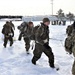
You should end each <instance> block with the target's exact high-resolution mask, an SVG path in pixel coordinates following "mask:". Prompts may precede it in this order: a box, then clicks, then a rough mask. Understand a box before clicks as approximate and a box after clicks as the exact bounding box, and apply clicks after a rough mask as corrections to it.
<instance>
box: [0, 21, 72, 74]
mask: <svg viewBox="0 0 75 75" xmlns="http://www.w3.org/2000/svg"><path fill="white" fill-rule="evenodd" d="M4 23H5V22H3V21H0V32H1V30H2V26H3V24H4ZM13 23H14V24H15V26H16V30H15V38H16V40H17V39H18V35H19V31H18V30H17V26H18V25H20V24H21V23H22V22H13ZM34 24H35V25H37V24H39V22H34ZM67 24H69V23H67ZM66 27H67V26H58V25H56V26H52V25H51V26H50V38H51V39H50V46H51V47H52V50H53V53H54V55H55V65H56V66H57V67H60V70H59V71H56V70H54V69H52V68H50V67H49V65H48V58H47V57H46V56H45V55H44V54H42V57H41V59H39V61H38V62H37V66H35V65H33V64H32V63H31V59H32V57H33V51H32V50H31V48H30V53H31V54H30V55H27V54H26V52H25V47H24V41H23V40H22V41H18V40H17V41H15V42H14V44H13V46H12V47H9V43H8V46H7V48H6V49H5V48H4V47H3V40H2V34H1V33H0V75H72V73H71V69H72V64H73V56H72V55H68V54H66V52H65V50H64V40H65V38H66V33H65V31H66ZM31 46H32V45H31Z"/></svg>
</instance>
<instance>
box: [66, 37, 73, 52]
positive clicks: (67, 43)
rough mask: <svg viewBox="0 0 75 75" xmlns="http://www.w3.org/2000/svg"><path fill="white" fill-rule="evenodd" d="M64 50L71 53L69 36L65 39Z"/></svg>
mask: <svg viewBox="0 0 75 75" xmlns="http://www.w3.org/2000/svg"><path fill="white" fill-rule="evenodd" d="M65 50H66V51H67V52H69V53H71V52H72V37H71V36H68V37H67V38H66V39H65Z"/></svg>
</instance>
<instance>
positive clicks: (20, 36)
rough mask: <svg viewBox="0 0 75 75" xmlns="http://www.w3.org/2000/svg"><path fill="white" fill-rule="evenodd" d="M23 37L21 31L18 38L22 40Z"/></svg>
mask: <svg viewBox="0 0 75 75" xmlns="http://www.w3.org/2000/svg"><path fill="white" fill-rule="evenodd" d="M21 39H22V33H20V35H19V38H18V40H19V41H21Z"/></svg>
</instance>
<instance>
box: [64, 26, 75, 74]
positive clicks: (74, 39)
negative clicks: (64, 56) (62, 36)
mask: <svg viewBox="0 0 75 75" xmlns="http://www.w3.org/2000/svg"><path fill="white" fill-rule="evenodd" d="M66 44H67V47H66V48H65V50H66V51H67V52H68V53H69V54H72V53H73V56H74V64H73V67H72V74H73V75H75V27H74V29H73V31H72V34H71V36H69V37H68V38H67V41H66Z"/></svg>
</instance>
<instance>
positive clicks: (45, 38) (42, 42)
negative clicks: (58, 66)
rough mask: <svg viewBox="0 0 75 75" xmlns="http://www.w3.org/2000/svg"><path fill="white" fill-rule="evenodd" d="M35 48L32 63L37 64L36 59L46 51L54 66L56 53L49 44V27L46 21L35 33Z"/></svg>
mask: <svg viewBox="0 0 75 75" xmlns="http://www.w3.org/2000/svg"><path fill="white" fill-rule="evenodd" d="M35 42H36V44H35V50H34V52H33V54H34V56H33V59H32V63H33V64H35V65H36V61H37V60H38V59H39V58H40V57H41V55H42V53H43V52H44V53H45V54H46V56H47V57H48V58H49V65H50V67H52V68H54V55H53V52H52V49H51V47H50V46H49V27H48V26H46V25H45V24H44V23H41V26H39V27H38V29H37V30H36V33H35Z"/></svg>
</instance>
